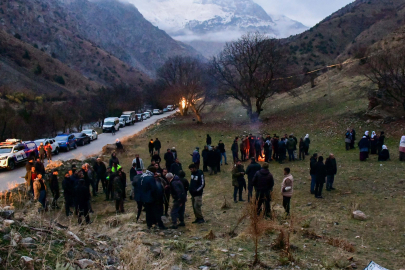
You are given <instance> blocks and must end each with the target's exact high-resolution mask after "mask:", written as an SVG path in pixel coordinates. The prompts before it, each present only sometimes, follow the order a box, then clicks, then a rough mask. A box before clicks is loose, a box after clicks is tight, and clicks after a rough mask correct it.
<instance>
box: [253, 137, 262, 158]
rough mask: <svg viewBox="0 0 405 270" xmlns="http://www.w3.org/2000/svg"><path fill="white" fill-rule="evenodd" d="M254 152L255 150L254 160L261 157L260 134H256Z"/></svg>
mask: <svg viewBox="0 0 405 270" xmlns="http://www.w3.org/2000/svg"><path fill="white" fill-rule="evenodd" d="M255 152H256V160H259V157H261V158H263V155H262V143H261V138H260V136H258V137H257V139H256V140H255Z"/></svg>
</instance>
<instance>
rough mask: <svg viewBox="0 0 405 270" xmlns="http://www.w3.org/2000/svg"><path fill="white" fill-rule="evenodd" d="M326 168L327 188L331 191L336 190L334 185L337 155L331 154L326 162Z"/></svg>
mask: <svg viewBox="0 0 405 270" xmlns="http://www.w3.org/2000/svg"><path fill="white" fill-rule="evenodd" d="M325 168H326V190H327V191H331V190H335V188H334V187H333V182H334V181H335V175H336V173H337V165H336V159H335V155H333V154H330V155H329V157H328V158H327V159H326V162H325Z"/></svg>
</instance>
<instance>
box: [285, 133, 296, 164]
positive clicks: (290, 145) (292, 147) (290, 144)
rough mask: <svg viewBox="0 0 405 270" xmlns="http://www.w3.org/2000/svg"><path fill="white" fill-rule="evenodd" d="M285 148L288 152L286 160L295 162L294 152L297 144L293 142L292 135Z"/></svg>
mask: <svg viewBox="0 0 405 270" xmlns="http://www.w3.org/2000/svg"><path fill="white" fill-rule="evenodd" d="M286 147H287V151H288V160H289V161H291V160H292V161H295V156H294V151H295V150H296V149H297V142H296V141H295V140H294V138H293V136H292V135H290V137H289V138H288V140H287V143H286Z"/></svg>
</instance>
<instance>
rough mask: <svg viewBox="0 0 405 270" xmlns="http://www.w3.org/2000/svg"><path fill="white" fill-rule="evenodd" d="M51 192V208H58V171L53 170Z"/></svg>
mask: <svg viewBox="0 0 405 270" xmlns="http://www.w3.org/2000/svg"><path fill="white" fill-rule="evenodd" d="M50 187H51V192H52V196H53V200H52V208H53V209H59V206H58V199H59V196H60V195H59V181H58V171H53V172H52V176H51V182H50Z"/></svg>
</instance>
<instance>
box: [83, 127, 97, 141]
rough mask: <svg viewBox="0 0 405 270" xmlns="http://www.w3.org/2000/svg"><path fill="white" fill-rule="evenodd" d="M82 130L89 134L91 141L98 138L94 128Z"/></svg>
mask: <svg viewBox="0 0 405 270" xmlns="http://www.w3.org/2000/svg"><path fill="white" fill-rule="evenodd" d="M82 132H83V133H85V134H86V135H87V136H89V137H90V139H91V140H92V141H94V140H97V139H98V133H97V131H95V130H94V129H85V130H82Z"/></svg>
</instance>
